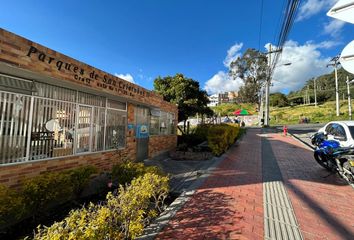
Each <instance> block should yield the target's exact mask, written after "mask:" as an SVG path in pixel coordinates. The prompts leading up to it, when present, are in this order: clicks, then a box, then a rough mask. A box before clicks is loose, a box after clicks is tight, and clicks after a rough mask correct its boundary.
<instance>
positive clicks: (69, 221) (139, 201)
mask: <svg viewBox="0 0 354 240" xmlns="http://www.w3.org/2000/svg"><path fill="white" fill-rule="evenodd" d="M168 190H169V189H168V178H167V177H161V176H159V175H157V174H153V173H146V174H144V175H143V176H140V177H138V178H136V179H134V180H133V181H132V182H131V184H130V185H126V187H123V186H122V185H121V186H120V190H119V195H117V196H115V195H113V194H112V193H108V194H107V198H106V199H107V201H106V202H105V203H103V204H97V205H94V204H92V203H91V204H90V205H89V206H88V207H86V208H85V207H83V208H82V209H78V210H74V211H71V212H70V214H69V216H68V217H66V218H65V219H64V220H63V221H61V222H57V223H54V224H53V225H52V226H50V227H42V226H38V228H37V232H36V233H35V235H34V239H36V240H52V239H54V240H61V239H77V240H84V239H85V240H86V239H87V240H88V239H135V238H136V237H138V236H139V235H140V234H141V233H142V231H143V229H144V226H145V224H146V223H148V222H149V220H151V218H152V217H156V215H157V213H158V211H159V207H157V206H161V202H163V200H164V199H165V198H166V196H167V194H168ZM157 202H158V203H157Z"/></svg>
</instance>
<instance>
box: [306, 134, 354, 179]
mask: <svg viewBox="0 0 354 240" xmlns="http://www.w3.org/2000/svg"><path fill="white" fill-rule="evenodd" d="M311 143H312V145H314V146H316V148H315V151H314V158H315V160H316V162H317V163H318V164H320V165H321V166H322V167H324V168H325V169H327V170H328V171H330V172H333V173H338V174H339V175H340V176H341V177H342V178H344V179H345V180H347V181H348V182H349V183H352V184H354V147H341V146H340V143H339V142H338V141H336V140H327V137H326V135H325V134H324V133H316V134H314V135H312V136H311Z"/></svg>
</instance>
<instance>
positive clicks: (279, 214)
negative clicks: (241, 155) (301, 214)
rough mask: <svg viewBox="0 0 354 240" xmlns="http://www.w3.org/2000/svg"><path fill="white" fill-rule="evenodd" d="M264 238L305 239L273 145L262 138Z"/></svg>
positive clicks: (273, 239) (274, 239)
mask: <svg viewBox="0 0 354 240" xmlns="http://www.w3.org/2000/svg"><path fill="white" fill-rule="evenodd" d="M262 175H263V206H264V239H269V240H270V239H272V240H278V239H281V240H287V239H289V240H298V239H303V237H302V235H301V232H300V229H299V226H298V224H297V221H296V217H295V214H294V210H293V207H292V205H291V202H290V199H289V197H288V194H287V192H286V189H285V186H284V184H283V182H282V180H283V179H282V175H281V172H280V169H279V166H278V163H277V161H276V159H275V157H274V154H273V151H272V148H271V145H270V143H269V141H268V140H267V139H266V138H262Z"/></svg>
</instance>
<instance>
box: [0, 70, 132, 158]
mask: <svg viewBox="0 0 354 240" xmlns="http://www.w3.org/2000/svg"><path fill="white" fill-rule="evenodd" d="M2 77H3V76H2V75H0V78H2ZM8 79H9V77H6V80H7V81H4V83H7V82H11V81H9V80H8ZM16 81H20V80H19V79H18V78H17V79H16ZM26 81H27V80H26ZM26 84H27V82H26ZM17 85H18V86H22V85H19V84H17ZM17 85H16V86H17ZM26 86H27V85H26ZM29 86H31V91H32V95H30V94H23V91H20V93H18V92H15V90H13V89H14V88H13V87H12V88H8V89H6V86H3V87H2V88H0V164H11V163H18V162H25V161H33V160H39V159H48V158H55V157H62V156H70V155H75V154H81V153H87V152H97V151H104V150H110V149H115V148H124V147H125V132H126V125H127V111H126V103H124V102H119V101H114V100H111V99H106V98H104V97H101V96H96V95H92V94H88V93H82V92H79V91H74V90H71V89H66V88H62V87H58V86H51V85H48V84H44V83H35V84H34V86H32V85H29ZM7 90H9V91H7ZM26 90H28V89H26ZM107 103H108V104H107Z"/></svg>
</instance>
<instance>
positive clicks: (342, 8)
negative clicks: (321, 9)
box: [327, 0, 354, 24]
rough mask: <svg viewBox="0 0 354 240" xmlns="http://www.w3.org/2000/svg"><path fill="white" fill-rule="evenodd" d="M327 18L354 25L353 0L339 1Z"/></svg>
mask: <svg viewBox="0 0 354 240" xmlns="http://www.w3.org/2000/svg"><path fill="white" fill-rule="evenodd" d="M327 16H329V17H333V18H336V19H338V20H342V21H344V22H349V23H352V24H354V0H339V1H338V2H337V3H336V4H335V5H334V6H333V7H332V8H331V9H330V10H329V11H328V13H327Z"/></svg>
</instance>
